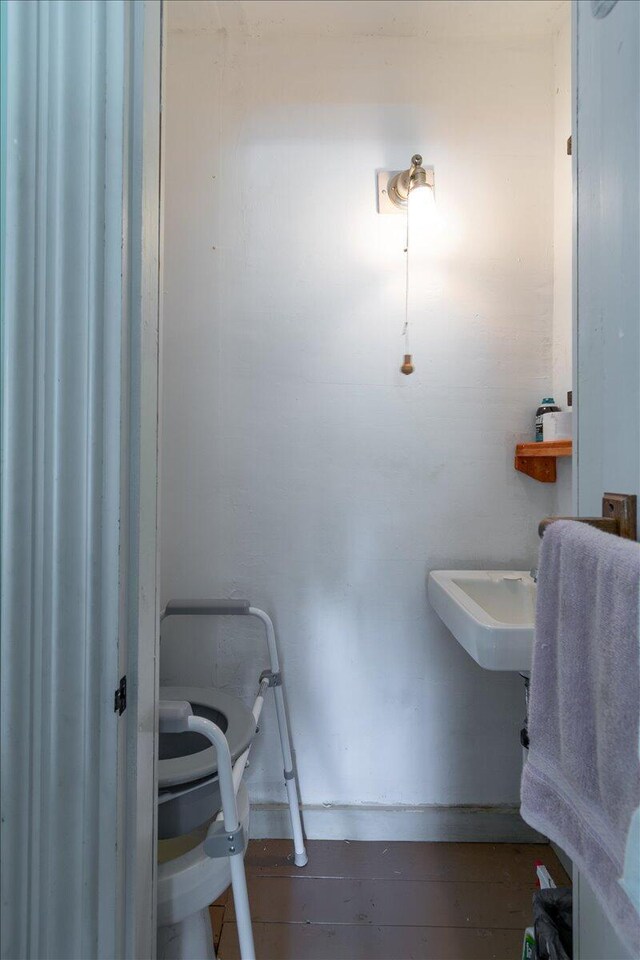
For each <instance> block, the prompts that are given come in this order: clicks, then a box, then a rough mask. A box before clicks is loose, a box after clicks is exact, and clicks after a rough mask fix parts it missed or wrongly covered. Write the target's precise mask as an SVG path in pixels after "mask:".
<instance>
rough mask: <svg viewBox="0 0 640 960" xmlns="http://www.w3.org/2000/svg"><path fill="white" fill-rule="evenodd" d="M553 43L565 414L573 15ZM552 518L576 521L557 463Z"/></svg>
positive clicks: (559, 384)
mask: <svg viewBox="0 0 640 960" xmlns="http://www.w3.org/2000/svg"><path fill="white" fill-rule="evenodd" d="M556 22H557V30H556V32H555V33H554V38H553V76H554V87H553V89H554V101H553V102H554V141H553V153H554V156H553V396H554V397H555V400H556V402H557V403H558V404H559V405H560V406H561V407H562V409H563V410H565V409H566V401H567V391H568V390H571V389H572V373H573V364H572V330H573V320H572V297H573V273H572V232H573V179H572V172H571V170H572V163H571V157H570V156H568V155H567V138H568V137H569V135H570V133H571V9H570V7H569V5H567V6H566V7H565V8H563V9H562V10H561V11H560V13H559V17H558V20H557V21H556ZM557 469H558V480H557V483H556V487H555V502H554V508H553V512H554V513H557V514H560V515H562V516H572V515H573V514H574V513H575V509H574V507H573V503H572V484H571V478H572V463H571V460H570V459H568V458H566V459H562V458H561V459H559V460H558V463H557Z"/></svg>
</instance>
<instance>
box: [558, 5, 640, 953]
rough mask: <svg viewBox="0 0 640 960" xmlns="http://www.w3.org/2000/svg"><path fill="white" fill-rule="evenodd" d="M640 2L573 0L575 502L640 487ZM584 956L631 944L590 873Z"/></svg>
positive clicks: (581, 944)
mask: <svg viewBox="0 0 640 960" xmlns="http://www.w3.org/2000/svg"><path fill="white" fill-rule="evenodd" d="M639 38H640V4H639V3H637V2H636V0H618V2H617V3H616V2H612V0H578V2H577V3H575V4H574V21H573V58H574V91H575V98H574V129H573V144H574V150H573V153H574V165H575V166H574V182H575V183H576V214H577V216H576V235H575V264H576V268H575V269H576V277H575V280H576V298H575V311H574V312H575V321H576V322H575V361H576V363H575V369H576V375H575V391H574V392H575V395H576V416H577V460H576V483H575V492H576V502H575V504H574V506H575V508H576V509H575V512H576V513H577V514H582V515H583V516H588V515H596V516H597V515H599V514H600V510H601V500H602V494H603V493H604V492H605V491H607V492H614V493H635V494H638V493H640V489H639V487H640V279H639V276H640V271H639V264H640V207H639V201H638V198H639V175H640V123H639V118H640V60H639V57H640V49H639ZM576 879H577V883H576V890H575V901H576V908H577V909H576V924H577V930H576V933H577V943H576V952H575V955H576V957H577V958H578V960H618V958H626V957H628V953H627V951H626V950H625V948H624V947H623V946H622V944H621V943H620V942H619V940H618V937H617V935H616V933H615V931H613V930H612V929H611V927H610V925H609V924H608V922H607V921H606V919H605V917H604V916H603V912H602V910H601V909H600V907H599V906H598V904H597V902H596V900H595V897H594V895H593V893H592V891H591V890H590V889H589V887H588V884H587V883H586V881H585V879H584V878H583V877H581V876H578V877H577V878H576Z"/></svg>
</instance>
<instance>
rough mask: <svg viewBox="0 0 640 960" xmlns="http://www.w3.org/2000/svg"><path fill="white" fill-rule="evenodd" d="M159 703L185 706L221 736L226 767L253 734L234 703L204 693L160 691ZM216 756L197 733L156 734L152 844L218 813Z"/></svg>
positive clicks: (244, 710) (251, 722) (244, 711)
mask: <svg viewBox="0 0 640 960" xmlns="http://www.w3.org/2000/svg"><path fill="white" fill-rule="evenodd" d="M160 699H161V700H180V701H182V700H186V701H188V702H189V703H190V704H191V708H192V710H193V713H194V714H195V715H196V716H200V717H206V718H207V719H208V720H212V721H213V722H214V723H215V724H216V725H217V726H218V727H220V729H221V730H222V732H223V733H224V735H225V737H226V739H227V742H228V744H229V751H230V753H231V759H232V761H235V760H236V759H237V758H238V757H239V756H240V755H241V754H242V753H244V751H245V750H246V749H247V747H248V746H249V744H250V743H251V740H252V739H253V737H254V734H255V731H256V723H255V719H254V716H253V713H252V712H251V710H249V709H248V707H246V706H245V705H244V703H242V701H241V700H239V699H238V698H237V697H233V696H231V695H229V694H228V693H225V692H224V691H222V690H213V689H210V688H204V687H161V688H160ZM220 806H221V803H220V789H219V784H218V776H217V764H216V753H215V750H214V748H213V747H212V746H211V744H210V742H209V741H208V740H207V739H206V737H203V736H202V735H201V734H199V733H160V738H159V762H158V838H159V839H160V840H169V839H171V838H173V837H181V836H183V835H185V834H191V833H192V832H193V831H194V830H196V829H197V828H198V827H200V826H201V825H202V824H205V823H207V822H208V821H210V820H211V818H212V817H213V816H214V815H215V814H216V813H217V812H218V810H219V809H220Z"/></svg>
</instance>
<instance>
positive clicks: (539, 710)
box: [521, 520, 640, 956]
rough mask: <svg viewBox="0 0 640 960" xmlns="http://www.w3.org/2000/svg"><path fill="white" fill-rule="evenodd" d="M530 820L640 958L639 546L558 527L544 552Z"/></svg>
mask: <svg viewBox="0 0 640 960" xmlns="http://www.w3.org/2000/svg"><path fill="white" fill-rule="evenodd" d="M539 569H540V572H539V577H538V599H537V607H536V631H535V640H534V648H533V666H532V673H531V687H530V700H529V739H530V747H529V756H528V760H527V763H526V764H525V767H524V771H523V775H522V792H521V796H522V806H521V813H522V816H523V817H524V819H525V820H526V821H527V823H529V824H531V826H532V827H535V829H536V830H539V831H540V832H541V833H544V834H546V835H547V836H548V837H549V838H550V839H551V840H554V841H555V842H556V843H558V844H559V846H560V847H562V849H563V850H565V851H566V853H567V854H568V855H569V856H570V857H571V859H572V860H573V861H574V863H575V864H576V865H577V867H578V868H579V869H580V870H581V871H582V872H583V873H584V875H585V876H586V878H587V880H588V881H589V883H590V885H591V887H592V888H593V891H594V893H595V894H596V896H597V897H598V899H599V901H600V903H601V904H602V907H603V908H604V910H605V913H606V914H607V916H608V918H609V920H610V921H611V923H612V925H613V927H614V928H615V929H616V930H617V931H618V934H619V935H620V936H621V937H622V938H623V939H624V940H625V941H626V942H627V944H628V946H629V947H630V949H631V950H632V951H633V953H634V956H636V955H638V954H640V918H639V917H638V914H637V912H636V910H635V908H634V906H633V904H632V902H631V900H630V899H629V897H628V896H627V893H626V892H625V888H624V886H623V884H622V883H621V882H620V880H621V878H622V877H623V872H624V862H625V846H626V843H627V836H628V834H629V829H630V825H631V822H632V817H633V815H634V813H635V811H636V809H637V808H638V806H639V805H640V758H639V755H638V735H639V728H640V642H639V639H638V627H639V624H638V619H639V616H640V613H639V593H640V545H638V544H637V543H633V542H632V541H629V540H622V539H621V538H620V537H615V536H612V535H611V534H607V533H602V532H601V531H599V530H595V529H593V528H592V527H589V526H587V525H586V524H582V523H576V522H575V521H570V520H569V521H566V520H558V521H556V522H555V523H553V524H552V525H551V526H549V527H548V529H547V530H546V532H545V534H544V537H543V541H542V547H541V552H540V566H539Z"/></svg>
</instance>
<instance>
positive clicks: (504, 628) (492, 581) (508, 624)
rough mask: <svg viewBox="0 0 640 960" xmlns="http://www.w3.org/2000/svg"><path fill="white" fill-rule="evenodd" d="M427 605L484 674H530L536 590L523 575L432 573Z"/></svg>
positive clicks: (520, 572)
mask: <svg viewBox="0 0 640 960" xmlns="http://www.w3.org/2000/svg"><path fill="white" fill-rule="evenodd" d="M428 592H429V600H430V601H431V605H432V606H433V608H434V610H435V611H436V613H437V614H438V616H439V617H440V619H441V620H442V621H443V623H444V624H445V625H446V626H447V627H448V628H449V630H450V631H451V633H452V634H453V635H454V637H455V638H456V640H457V641H458V643H459V644H460V645H461V646H463V647H464V649H465V650H466V651H467V653H468V654H469V655H470V656H471V657H473V659H474V660H475V661H476V663H479V664H480V666H481V667H484V668H485V670H522V671H528V670H530V669H531V651H532V649H533V624H534V617H535V607H536V585H535V583H534V581H533V579H532V578H531V576H530V575H529V574H528V573H527V572H526V571H524V570H432V572H431V573H430V574H429V585H428Z"/></svg>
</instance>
